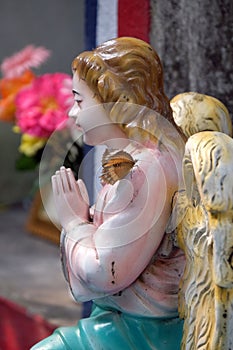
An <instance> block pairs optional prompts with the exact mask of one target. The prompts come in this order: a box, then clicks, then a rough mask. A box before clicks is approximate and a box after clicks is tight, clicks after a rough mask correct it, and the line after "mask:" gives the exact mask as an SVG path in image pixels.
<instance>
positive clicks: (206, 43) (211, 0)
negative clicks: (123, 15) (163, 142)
mask: <svg viewBox="0 0 233 350" xmlns="http://www.w3.org/2000/svg"><path fill="white" fill-rule="evenodd" d="M151 7H152V9H151V10H152V23H151V44H152V46H153V47H154V48H155V49H156V50H157V52H158V54H159V56H160V58H161V60H162V62H163V66H164V75H165V89H166V93H167V95H168V96H169V98H171V97H173V96H174V95H176V94H178V93H180V92H184V91H197V92H200V93H204V94H207V95H212V96H214V97H216V98H218V99H220V100H221V101H222V102H223V103H224V104H225V105H226V107H227V108H228V110H229V112H230V114H231V116H233V98H232V96H233V1H232V0H195V1H190V0H152V1H151Z"/></svg>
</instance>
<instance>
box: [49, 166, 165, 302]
mask: <svg viewBox="0 0 233 350" xmlns="http://www.w3.org/2000/svg"><path fill="white" fill-rule="evenodd" d="M56 176H58V174H57V175H56ZM158 186H159V188H160V191H158ZM167 192H168V191H167V182H166V178H165V175H164V171H163V170H162V167H161V165H160V163H159V161H157V160H154V161H152V162H148V161H143V160H142V161H140V160H139V161H138V165H137V166H136V167H135V169H134V170H133V173H132V174H129V176H128V178H127V179H123V180H121V181H119V182H118V183H116V184H115V185H114V186H109V190H107V191H105V192H104V193H103V194H102V196H100V199H99V200H98V201H97V203H96V209H95V211H96V212H97V213H96V214H95V215H96V216H101V217H102V222H101V223H100V222H98V220H94V222H93V223H91V222H88V221H87V220H80V219H79V218H77V220H76V221H75V219H73V220H72V221H71V223H69V224H68V225H67V228H65V230H66V236H65V238H64V248H63V249H64V253H65V255H66V269H67V272H68V279H69V283H70V285H71V288H72V290H73V292H74V294H75V297H76V299H78V300H80V301H84V300H89V299H93V298H96V297H101V296H104V295H109V294H114V293H117V292H119V291H121V290H122V289H124V288H126V287H127V286H129V285H130V284H131V283H132V282H133V281H134V280H135V279H136V278H137V277H138V276H139V275H140V273H141V272H142V271H143V270H144V269H145V267H146V266H147V264H148V263H149V261H150V259H151V258H152V256H153V254H154V253H155V251H156V249H157V248H158V246H159V244H160V242H161V240H162V237H163V235H164V231H165V227H166V224H167V220H168V217H169V214H170V199H171V198H170V196H169V195H168V193H167ZM63 215H64V214H63Z"/></svg>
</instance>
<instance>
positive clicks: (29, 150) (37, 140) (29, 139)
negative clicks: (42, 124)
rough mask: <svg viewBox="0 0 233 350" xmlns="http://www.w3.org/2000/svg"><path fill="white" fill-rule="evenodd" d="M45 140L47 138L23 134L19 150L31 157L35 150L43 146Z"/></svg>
mask: <svg viewBox="0 0 233 350" xmlns="http://www.w3.org/2000/svg"><path fill="white" fill-rule="evenodd" d="M46 141H47V138H42V137H36V136H31V135H29V134H23V135H22V137H21V144H20V146H19V152H21V153H24V154H25V155H26V156H28V157H32V156H34V155H35V154H36V153H37V151H39V150H40V149H41V148H42V147H44V145H45V143H46Z"/></svg>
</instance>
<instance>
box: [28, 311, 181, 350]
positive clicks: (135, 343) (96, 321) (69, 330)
mask: <svg viewBox="0 0 233 350" xmlns="http://www.w3.org/2000/svg"><path fill="white" fill-rule="evenodd" d="M182 330H183V321H182V320H181V319H179V318H178V317H177V318H170V319H164V318H162V319H161V318H145V317H140V318H139V317H135V316H130V315H127V314H124V313H120V312H117V311H108V310H104V309H101V308H100V307H97V306H96V307H95V309H94V311H93V312H92V314H91V316H90V317H88V318H85V319H82V320H80V321H79V322H78V324H77V326H74V327H61V328H58V329H56V330H55V332H54V333H53V334H52V335H51V336H50V337H48V338H46V339H44V340H42V341H41V342H40V343H38V344H36V345H35V346H33V347H32V348H31V350H52V349H53V350H76V349H77V350H78V349H81V350H119V349H120V350H123V349H124V350H142V349H143V350H153V349H154V350H180V343H181V338H182Z"/></svg>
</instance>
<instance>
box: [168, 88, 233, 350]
mask: <svg viewBox="0 0 233 350" xmlns="http://www.w3.org/2000/svg"><path fill="white" fill-rule="evenodd" d="M171 106H172V109H173V112H174V113H173V116H174V119H175V121H176V123H177V124H178V125H179V126H180V127H181V129H182V131H183V132H184V133H185V135H186V136H187V137H188V141H187V143H186V146H185V154H184V160H183V174H184V190H183V191H180V192H179V193H178V194H177V195H176V196H175V197H174V198H175V200H174V202H175V204H174V207H175V208H176V209H175V211H176V214H177V216H176V219H177V220H178V221H177V222H178V225H177V226H178V227H177V239H178V243H179V246H180V247H181V248H182V249H183V250H184V252H185V256H186V259H187V261H186V266H185V271H184V274H183V277H182V279H181V283H180V293H179V312H180V317H182V318H184V320H185V322H184V331H183V340H182V347H181V349H183V350H191V349H195V350H196V349H197V350H230V349H233V225H232V223H233V177H232V174H233V140H232V122H231V119H230V116H229V113H228V111H227V109H226V107H225V106H224V105H223V104H222V103H221V102H220V101H219V100H217V99H215V98H213V97H210V96H206V95H201V94H198V93H184V94H180V95H177V96H176V97H175V98H173V99H172V101H171Z"/></svg>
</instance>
